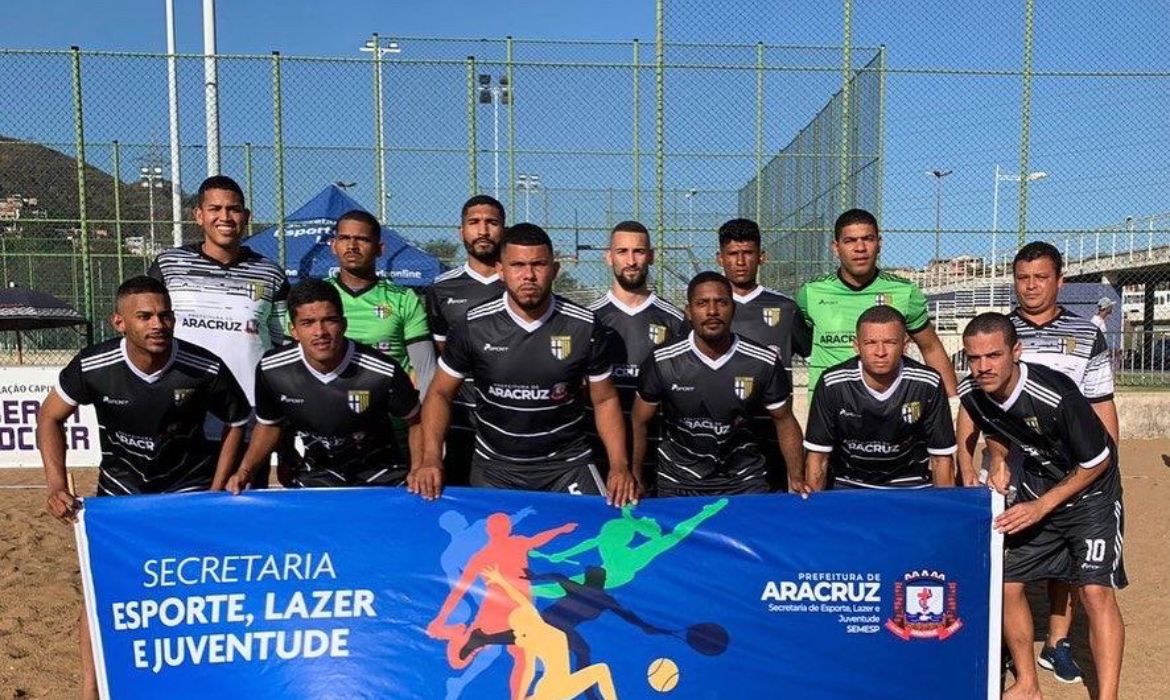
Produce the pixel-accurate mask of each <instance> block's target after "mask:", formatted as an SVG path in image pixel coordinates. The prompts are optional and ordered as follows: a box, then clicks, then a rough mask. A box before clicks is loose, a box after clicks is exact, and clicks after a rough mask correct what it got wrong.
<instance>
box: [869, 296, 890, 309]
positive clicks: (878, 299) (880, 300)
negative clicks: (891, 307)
mask: <svg viewBox="0 0 1170 700" xmlns="http://www.w3.org/2000/svg"><path fill="white" fill-rule="evenodd" d="M873 303H874V304H876V305H877V306H886V305H887V304H889V303H890V295H889V294H875V295H874V297H873Z"/></svg>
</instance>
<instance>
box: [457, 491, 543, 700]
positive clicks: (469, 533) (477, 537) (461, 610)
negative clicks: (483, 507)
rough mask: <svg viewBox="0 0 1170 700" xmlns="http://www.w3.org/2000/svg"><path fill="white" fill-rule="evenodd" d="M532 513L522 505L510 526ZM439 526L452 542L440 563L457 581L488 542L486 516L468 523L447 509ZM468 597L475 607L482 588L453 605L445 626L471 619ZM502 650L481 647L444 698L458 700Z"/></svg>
mask: <svg viewBox="0 0 1170 700" xmlns="http://www.w3.org/2000/svg"><path fill="white" fill-rule="evenodd" d="M535 512H536V511H534V510H533V509H532V508H524V509H522V510H519V511H517V512H516V513H513V514H512V516H511V518H510V519H509V520H510V521H511V523H512V527H515V526H516V524H517V523H519V522H520V521H521V520H523V519H524V518H526V517H528V516H529V515H532V514H533V513H535ZM439 527H441V528H443V529H444V530H445V531H446V532H447V534H449V535H450V536H451V543H450V544H448V545H447V548H446V549H444V550H443V554H442V555H441V556H440V557H439V565H440V566H441V567H443V573H444V574H446V576H447V580H448V581H458V580H459V578H460V577H461V576H462V575H463V567H464V565H465V564H467V562H468V561H470V560H471V558H472V557H473V556H475V554H476V552H478V551H479V550H481V549H483V548H484V546H485V545H487V543H488V534H487V519H486V518H484V519H480V520H476V521H475V522H474V523H470V524H468V522H467V518H465V517H463V515H462V514H461V513H459V512H458V511H455V510H448V511H445V512H444V513H443V514H442V515H440V516H439ZM467 598H470V599H471V601H472V602H474V603H475V605H476V607H477V608H478V606H479V605H480V602H481V601H482V600H483V588H482V587H479V586H473V587H472V588H471V589H470V590H469V591H468V595H467V596H466V597H465V598H464V599H463V600H460V601H459V602H458V604H456V606H455V608H454V610H453V611H452V612H451V615H450V616H449V617H448V618H447V623H448V626H451V625H459V624H462V625H465V626H466V624H467V623H469V622H471V617H472V607H471V605H469V604H468V600H467ZM502 652H503V649H501V648H500V647H494V648H491V649H484V650H483V651H482V652H481V653H480V654H478V655H477V656H476V657H475V659H473V660H471V662H470V664H468V666H467V667H466V668H465V669H464V671H463V673H461V674H459V675H458V676H454V677H452V678H448V679H447V695H446V697H445V700H458V698H459V697H460V696H461V695H462V694H463V691H464V689H466V688H467V686H468V685H469V684H470V683H471V682H472V681H473V680H475V679H476V678H477V677H478V676H479V675H480V674H481V673H483V672H484V671H486V670H487V669H488V668H489V667H490V666H491V665H492V663H493V662H494V661H495V660H496V659H497V658H499V656H500V654H501V653H502Z"/></svg>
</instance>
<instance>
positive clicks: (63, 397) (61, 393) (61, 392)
mask: <svg viewBox="0 0 1170 700" xmlns="http://www.w3.org/2000/svg"><path fill="white" fill-rule="evenodd" d="M53 391H55V392H57V396H60V397H61V400H62V401H64V402H65V403H67V404H69V405H70V406H77V405H78V404H79V403H80V402H79V401H77V400H76V399H74V398H73V397H72V396H70V395H69V394H68V393H66V391H65V389H63V388H62V387H61V375H60V374H58V375H57V382H56V383H55V384H54V385H53Z"/></svg>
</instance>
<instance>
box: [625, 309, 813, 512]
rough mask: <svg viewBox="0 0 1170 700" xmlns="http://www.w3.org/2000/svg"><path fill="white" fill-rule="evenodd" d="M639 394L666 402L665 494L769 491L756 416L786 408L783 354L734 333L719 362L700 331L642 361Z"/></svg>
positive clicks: (661, 458)
mask: <svg viewBox="0 0 1170 700" xmlns="http://www.w3.org/2000/svg"><path fill="white" fill-rule="evenodd" d="M638 382H639V383H638V396H640V397H641V398H642V400H643V401H646V402H647V403H652V404H660V405H661V409H660V412H661V413H662V422H663V428H664V430H663V435H662V442H661V444H660V445H659V447H658V465H659V466H658V487H659V490H660V491H661V492H662V493H664V494H669V493H672V492H680V493H696V492H701V493H711V494H715V493H736V492H741V493H742V492H753V491H758V492H764V491H767V490H768V485H767V478H766V477H767V470H766V466H765V463H764V456H763V453H762V452H761V449H760V444H759V441H758V440H756V438H755V436H754V434H753V433H752V427H751V417H752V416H754V415H757V414H759V413H761V412H764V411H769V410H775V409H777V408H780V407H782V406H784V405H785V403H787V402H788V400H789V398H790V397H791V395H792V382H791V381H790V380H789V378H788V372H787V371H786V370H785V369H784V364H783V361H782V360H781V359H780V356H779V355H777V354H776V353H775V352H773V351H772V350H771V349H769V348H766V347H764V346H762V345H759V344H757V343H753V342H752V341H750V340H748V339H746V338H741V337H739V336H733V340H732V343H731V347H730V348H728V350H727V352H726V353H725V354H724V355H723V356H721V357H719V358H718V359H712V358H710V357H708V356H707V355H705V354H703V353H702V352H701V351H700V350H699V349H698V347H696V345H695V340H694V332H693V331H692V332H691V333H689V334H688V335H687V337H686V338H683V339H682V340H679V341H677V342H674V343H670V344H668V345H664V346H662V347H660V348H658V349H657V350H655V351H654V354H653V355H652V356H651V357H649V358H647V360H646V361H645V362H644V363H643V364H642V369H641V372H640V373H639V377H638Z"/></svg>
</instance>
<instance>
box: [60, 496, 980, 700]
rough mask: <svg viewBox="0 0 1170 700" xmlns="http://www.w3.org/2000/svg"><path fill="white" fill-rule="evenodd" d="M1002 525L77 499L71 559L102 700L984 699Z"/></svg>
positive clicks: (767, 504)
mask: <svg viewBox="0 0 1170 700" xmlns="http://www.w3.org/2000/svg"><path fill="white" fill-rule="evenodd" d="M995 500H996V501H998V500H999V499H995ZM996 507H998V506H997V504H996V503H995V502H994V501H993V498H992V496H991V495H990V494H989V492H988V491H986V490H985V489H942V490H925V491H913V492H904V493H903V492H882V493H873V492H838V493H820V494H814V495H813V496H812V497H811V498H809V499H808V500H801V499H799V498H796V497H794V496H786V495H775V496H744V497H735V498H731V499H714V498H693V499H664V500H654V501H651V500H648V501H645V502H643V503H642V504H640V505H639V506H638V507H637V508H636V509H633V510H630V509H627V510H618V509H614V508H611V507H607V506H605V505H604V503H603V502H602V501H601V500H600V499H597V498H589V497H574V496H568V495H558V494H540V493H527V492H503V491H480V490H471V489H449V490H448V491H447V492H446V493H445V494H444V496H443V498H441V499H440V500H438V501H435V502H425V501H423V500H421V499H419V498H417V497H414V496H411V495H409V494H407V493H405V492H403V491H401V490H398V489H348V490H347V489H336V490H334V489H324V490H303V491H281V492H259V493H249V494H246V495H243V496H239V497H231V496H227V495H224V494H185V495H173V496H153V497H119V498H93V499H87V500H86V502H85V507H84V510H83V512H82V517H81V519H80V521H79V524H78V528H77V536H78V550H79V553H80V556H81V563H82V572H83V580H84V586H85V596H86V605H87V609H88V615H89V620H90V627H91V633H92V636H93V641H94V647H95V656H96V657H97V659H96V660H97V665H98V670H99V671H98V675H99V685H100V687H101V689H102V693H103V696H104V697H110V698H116V699H121V698H159V697H166V698H207V697H247V698H252V699H258V698H314V699H318V698H395V699H401V698H428V699H430V698H448V699H452V700H453V699H455V698H469V699H471V698H474V699H477V700H478V699H482V698H501V699H506V698H512V697H526V698H537V699H539V698H548V699H558V700H568V699H569V698H575V697H579V696H580V697H592V698H609V699H612V698H659V697H661V696H663V694H669V695H671V696H672V697H678V698H745V697H800V698H852V697H865V698H891V699H894V698H897V699H899V700H902V699H904V698H908V697H924V698H930V697H947V698H952V699H956V700H958V699H963V698H971V699H972V700H974V699H976V698H978V699H979V700H983V699H984V698H994V697H998V695H999V673H998V671H999V648H1000V645H999V634H1000V628H999V619H1000V596H999V594H1000V586H1001V583H1000V579H1001V569H1000V562H1001V551H1002V550H1001V548H1002V543H1001V540H1000V538H999V537H998V536H996V535H994V534H993V533H992V529H991V518H992V515H993V510H994V509H995V508H996Z"/></svg>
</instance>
